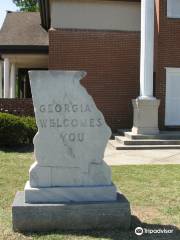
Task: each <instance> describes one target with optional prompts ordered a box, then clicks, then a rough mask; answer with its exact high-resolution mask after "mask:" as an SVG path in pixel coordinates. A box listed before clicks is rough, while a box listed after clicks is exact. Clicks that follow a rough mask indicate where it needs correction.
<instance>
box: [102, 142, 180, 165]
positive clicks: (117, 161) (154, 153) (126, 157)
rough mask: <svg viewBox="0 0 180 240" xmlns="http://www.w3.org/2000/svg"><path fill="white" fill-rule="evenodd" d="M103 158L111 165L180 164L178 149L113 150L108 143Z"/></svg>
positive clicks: (179, 151)
mask: <svg viewBox="0 0 180 240" xmlns="http://www.w3.org/2000/svg"><path fill="white" fill-rule="evenodd" d="M104 160H105V162H106V163H107V164H108V165H111V166H116V165H131V164H132V165H139V164H180V149H171V150H168V149H166V150H115V149H114V148H112V146H111V145H110V144H108V145H107V148H106V151H105V158H104Z"/></svg>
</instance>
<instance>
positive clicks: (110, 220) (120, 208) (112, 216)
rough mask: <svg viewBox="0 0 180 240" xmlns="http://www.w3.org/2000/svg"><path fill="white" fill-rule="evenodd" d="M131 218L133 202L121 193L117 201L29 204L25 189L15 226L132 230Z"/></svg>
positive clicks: (33, 229)
mask: <svg viewBox="0 0 180 240" xmlns="http://www.w3.org/2000/svg"><path fill="white" fill-rule="evenodd" d="M130 221H131V211H130V204H129V202H128V200H127V199H126V198H125V197H124V196H123V195H122V194H119V193H118V195H117V200H116V201H113V202H89V203H84V202H81V203H64V204H29V203H25V196H24V192H17V194H16V196H15V199H14V202H13V205H12V222H13V230H14V231H16V232H48V231H57V230H88V229H89V230H90V229H113V228H118V229H122V230H128V229H129V227H130Z"/></svg>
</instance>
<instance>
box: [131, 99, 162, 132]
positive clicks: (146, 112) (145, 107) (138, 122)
mask: <svg viewBox="0 0 180 240" xmlns="http://www.w3.org/2000/svg"><path fill="white" fill-rule="evenodd" d="M132 104H133V109H134V119H133V128H132V133H133V134H144V135H156V134H159V128H158V108H159V104H160V100H158V99H153V100H152V99H151V100H147V99H139V98H137V99H133V100H132Z"/></svg>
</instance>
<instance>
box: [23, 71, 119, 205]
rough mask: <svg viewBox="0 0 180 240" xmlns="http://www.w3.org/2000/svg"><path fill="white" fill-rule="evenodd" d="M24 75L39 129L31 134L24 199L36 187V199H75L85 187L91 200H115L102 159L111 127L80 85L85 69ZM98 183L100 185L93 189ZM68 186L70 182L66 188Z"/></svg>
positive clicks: (29, 199) (114, 189) (30, 197)
mask: <svg viewBox="0 0 180 240" xmlns="http://www.w3.org/2000/svg"><path fill="white" fill-rule="evenodd" d="M29 75H30V83H31V91H32V98H33V104H34V109H35V116H36V122H37V126H38V133H37V134H36V136H35V138H34V153H35V154H34V155H35V163H34V164H33V165H32V166H31V168H30V171H29V184H30V186H28V185H26V186H25V195H26V198H25V200H26V202H32V199H33V198H34V196H35V190H34V189H40V190H39V191H36V196H37V194H38V193H39V198H37V197H36V200H37V199H39V202H44V201H45V200H44V199H47V202H48V199H52V198H54V202H62V201H64V200H65V199H64V197H63V196H66V198H67V199H68V201H74V199H75V200H76V201H77V200H78V196H79V201H82V200H83V199H85V198H83V199H81V196H82V193H83V191H86V189H89V190H88V194H87V199H89V200H91V201H99V200H103V199H104V200H105V199H107V200H109V199H111V200H113V199H114V200H115V198H116V188H115V187H114V186H113V187H112V182H111V171H110V168H109V166H108V165H107V164H106V163H105V162H104V161H103V158H104V150H105V147H106V145H107V142H108V139H109V138H110V136H111V130H110V128H109V127H108V126H107V124H106V122H105V119H104V117H103V115H102V113H101V112H100V111H99V110H98V109H97V107H96V105H95V103H94V101H93V99H92V97H91V96H90V95H89V94H88V92H87V91H86V89H85V88H84V87H83V86H82V85H81V84H80V80H81V79H82V78H83V77H84V76H85V75H86V73H85V72H83V71H31V72H30V73H29ZM96 186H97V191H95V189H94V187H96ZM99 186H102V188H101V190H100V192H99V193H98V191H99V189H100V188H99ZM105 186H106V187H105ZM67 187H71V192H70V191H67ZM72 187H74V190H73V188H72ZM88 187H89V188H88ZM42 188H46V190H44V189H42ZM48 188H49V190H48ZM52 188H53V190H52ZM55 188H56V190H57V189H58V190H57V191H58V192H57V191H55ZM60 188H61V189H60ZM81 188H82V189H81ZM83 188H85V189H83ZM109 189H111V190H109ZM63 191H64V194H63ZM78 191H79V194H78ZM91 191H92V193H91ZM31 192H32V196H31ZM68 192H69V196H68ZM95 192H96V194H95ZM42 193H43V194H42ZM73 193H74V196H73ZM48 194H49V196H48ZM52 194H54V196H52ZM105 194H108V196H107V197H106V198H105ZM44 195H45V196H46V198H44ZM100 195H101V197H100ZM93 196H94V198H93Z"/></svg>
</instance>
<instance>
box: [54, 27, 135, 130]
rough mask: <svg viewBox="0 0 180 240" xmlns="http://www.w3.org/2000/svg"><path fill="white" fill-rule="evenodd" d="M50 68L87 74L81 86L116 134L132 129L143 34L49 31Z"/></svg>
mask: <svg viewBox="0 0 180 240" xmlns="http://www.w3.org/2000/svg"><path fill="white" fill-rule="evenodd" d="M49 41H50V42H49V68H50V69H64V70H86V71H87V76H86V78H85V79H83V81H82V84H83V85H84V86H85V87H86V88H87V90H88V92H89V93H90V94H91V95H92V96H93V98H94V100H95V102H96V104H97V106H98V108H99V109H100V110H101V111H102V112H103V114H104V116H105V119H106V121H107V122H108V124H109V125H110V126H111V128H112V129H113V130H116V129H118V128H130V127H132V105H131V99H133V98H136V97H137V96H138V94H139V93H138V89H139V53H140V49H139V48H140V33H139V32H121V31H96V30H89V31H88V30H65V29H57V30H50V31H49Z"/></svg>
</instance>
